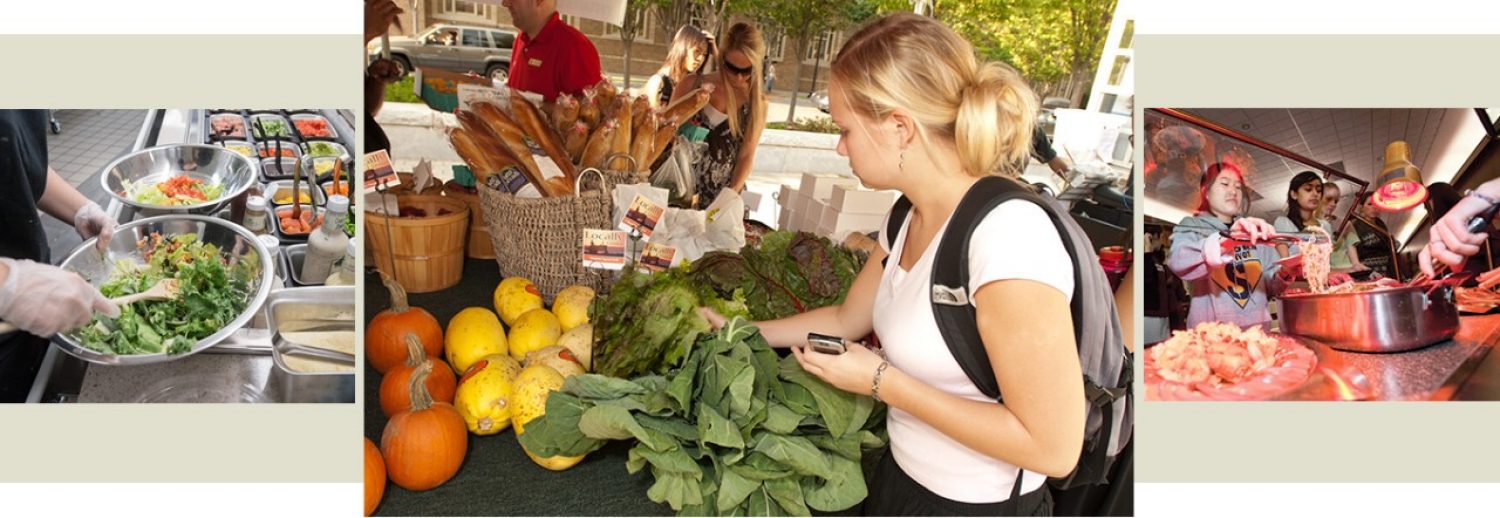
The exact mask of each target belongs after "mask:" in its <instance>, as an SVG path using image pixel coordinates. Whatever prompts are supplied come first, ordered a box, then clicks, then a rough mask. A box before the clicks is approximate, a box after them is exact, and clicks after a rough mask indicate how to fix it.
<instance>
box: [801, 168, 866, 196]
mask: <svg viewBox="0 0 1500 518" xmlns="http://www.w3.org/2000/svg"><path fill="white" fill-rule="evenodd" d="M835 185H852V186H858V185H859V180H857V179H854V178H849V177H847V176H839V175H820V174H812V173H802V187H801V189H798V190H799V191H801V192H802V195H803V196H807V197H810V198H812V199H815V200H827V199H828V198H829V197H831V196H833V186H835Z"/></svg>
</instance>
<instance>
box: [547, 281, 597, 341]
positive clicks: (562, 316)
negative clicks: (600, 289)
mask: <svg viewBox="0 0 1500 518" xmlns="http://www.w3.org/2000/svg"><path fill="white" fill-rule="evenodd" d="M593 303H594V289H593V288H590V287H588V286H568V287H567V288H563V290H562V291H559V292H557V298H556V299H554V300H553V301H552V314H554V315H557V322H558V323H560V324H562V330H563V332H564V333H566V332H568V331H570V330H572V329H573V328H575V327H578V326H581V325H583V324H587V323H588V322H589V306H590V305H592V304H593Z"/></svg>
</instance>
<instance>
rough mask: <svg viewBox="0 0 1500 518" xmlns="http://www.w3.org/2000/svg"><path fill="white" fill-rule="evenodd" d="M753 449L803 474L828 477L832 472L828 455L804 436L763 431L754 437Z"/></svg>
mask: <svg viewBox="0 0 1500 518" xmlns="http://www.w3.org/2000/svg"><path fill="white" fill-rule="evenodd" d="M755 451H757V452H760V453H764V454H766V456H767V457H770V458H771V459H773V460H776V461H777V462H780V463H782V464H785V465H787V466H790V467H791V468H792V469H793V470H795V471H796V472H797V473H801V474H803V475H813V476H818V477H823V478H828V477H829V476H830V475H831V474H832V471H831V468H830V467H829V464H828V460H829V455H828V454H826V453H823V452H822V451H819V450H818V447H817V446H814V445H813V443H812V441H809V440H807V438H806V437H798V436H792V435H777V434H774V433H763V434H760V436H759V437H758V438H757V439H756V442H755Z"/></svg>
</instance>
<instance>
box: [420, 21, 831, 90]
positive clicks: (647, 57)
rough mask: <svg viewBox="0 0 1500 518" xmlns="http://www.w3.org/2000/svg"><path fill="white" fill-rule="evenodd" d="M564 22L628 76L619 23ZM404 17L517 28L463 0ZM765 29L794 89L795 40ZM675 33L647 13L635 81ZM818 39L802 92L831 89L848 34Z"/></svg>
mask: <svg viewBox="0 0 1500 518" xmlns="http://www.w3.org/2000/svg"><path fill="white" fill-rule="evenodd" d="M563 21H565V22H567V23H568V24H569V25H572V26H573V27H577V28H578V30H579V31H581V32H583V34H584V35H585V36H588V38H589V40H591V41H593V42H594V46H595V47H597V48H598V49H599V62H600V66H601V68H602V69H603V71H604V73H605V74H618V75H623V74H624V73H625V59H624V55H625V46H624V43H622V42H621V41H620V36H619V34H620V33H619V27H616V26H614V25H610V24H606V23H604V22H600V21H595V20H588V19H581V18H577V17H573V16H564V17H563ZM402 22H403V26H404V27H406V31H404V34H406V35H408V36H411V35H415V33H417V32H421V31H422V30H425V29H426V28H427V27H430V26H432V25H435V24H439V23H452V24H463V25H477V26H482V27H499V28H505V29H514V26H512V25H511V23H510V13H509V12H507V11H506V10H505V8H504V7H501V6H498V5H489V4H480V3H476V2H468V1H463V0H420V1H419V2H418V5H417V8H416V9H415V12H414V13H409V14H407V15H406V16H405V17H404V18H403V19H402ZM413 22H414V23H413ZM731 23H733V21H731ZM699 26H702V24H699ZM761 29H762V30H764V31H766V34H765V38H766V47H767V52H766V54H767V56H768V57H769V58H770V59H771V60H772V61H773V62H775V63H776V65H775V66H776V82H775V84H774V85H773V86H774V87H775V88H776V90H777V91H780V92H786V93H790V92H789V88H790V86H791V84H792V78H793V76H794V75H796V67H797V66H798V63H797V60H794V59H792V58H793V57H794V56H792V54H793V53H794V41H792V40H791V39H788V38H784V37H782V35H781V32H780V31H779V30H768V29H767V28H766V27H761ZM391 30H392V32H391V33H392V34H397V33H398V32H401V31H397V30H396V28H395V27H392V28H391ZM676 33H677V27H663V26H661V24H660V23H658V22H657V17H656V15H655V13H648V14H647V15H646V23H645V26H644V27H643V28H642V30H641V31H639V34H638V35H637V36H636V38H635V42H634V43H633V44H632V45H631V48H630V62H631V66H630V74H631V80H632V82H633V83H635V84H636V85H641V84H644V83H645V80H646V78H647V77H650V75H651V74H653V73H655V72H656V69H657V68H658V67H660V66H661V63H662V61H664V60H666V57H667V47H668V45H670V44H671V43H672V36H673V35H674V34H676ZM815 40H816V41H814V42H813V43H812V44H810V45H808V46H807V52H806V54H805V55H804V56H802V58H803V59H801V60H800V65H801V67H802V88H801V91H802V92H803V93H807V92H810V91H814V90H821V89H823V88H827V85H828V60H829V59H831V58H832V57H833V54H834V53H835V52H837V51H838V49H839V46H840V45H842V44H843V41H844V34H843V32H842V31H836V32H829V33H825V34H823V35H821V36H820V37H819V38H816V39H815ZM819 43H821V47H823V49H822V50H823V55H822V56H823V57H822V59H818V56H817V53H818V50H819V49H818V47H819V46H820V45H819ZM815 67H816V69H817V71H816V76H817V78H816V84H814V77H813V76H814V75H815V74H814V69H815Z"/></svg>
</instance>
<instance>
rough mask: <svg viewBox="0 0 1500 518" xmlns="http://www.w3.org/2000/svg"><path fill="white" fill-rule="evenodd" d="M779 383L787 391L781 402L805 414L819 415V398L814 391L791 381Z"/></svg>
mask: <svg viewBox="0 0 1500 518" xmlns="http://www.w3.org/2000/svg"><path fill="white" fill-rule="evenodd" d="M778 384H780V385H781V390H782V391H783V392H785V393H786V397H785V398H783V399H782V400H781V402H782V403H783V404H785V405H786V407H787V408H790V409H792V411H793V412H796V413H798V414H802V415H804V416H809V415H818V400H816V399H814V398H813V395H812V392H808V391H807V389H805V388H802V385H798V384H796V383H792V382H790V381H782V382H779V383H778Z"/></svg>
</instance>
